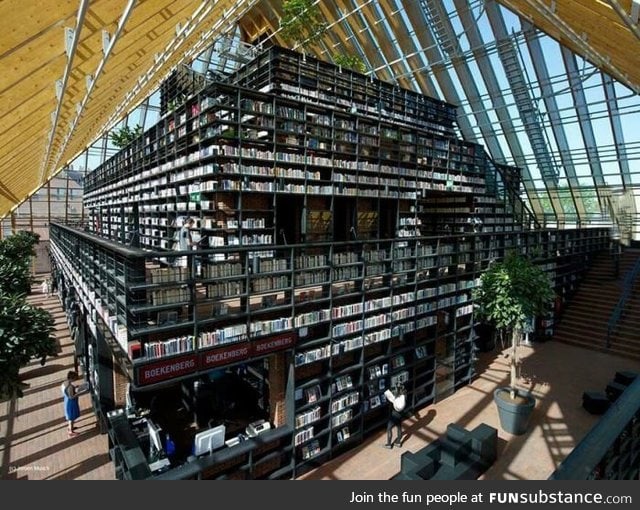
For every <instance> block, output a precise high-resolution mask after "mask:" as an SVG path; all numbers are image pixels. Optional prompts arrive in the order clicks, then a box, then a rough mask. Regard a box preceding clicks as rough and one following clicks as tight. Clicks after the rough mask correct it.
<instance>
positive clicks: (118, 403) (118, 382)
mask: <svg viewBox="0 0 640 510" xmlns="http://www.w3.org/2000/svg"><path fill="white" fill-rule="evenodd" d="M112 361H113V403H114V405H115V407H125V406H126V394H127V383H128V382H129V378H128V377H127V374H125V373H124V372H123V371H122V368H120V365H119V364H118V362H117V361H116V360H115V358H113V359H112Z"/></svg>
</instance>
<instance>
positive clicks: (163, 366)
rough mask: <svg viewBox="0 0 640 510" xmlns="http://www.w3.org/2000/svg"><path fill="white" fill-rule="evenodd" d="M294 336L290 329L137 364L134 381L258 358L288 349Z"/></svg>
mask: <svg viewBox="0 0 640 510" xmlns="http://www.w3.org/2000/svg"><path fill="white" fill-rule="evenodd" d="M296 339H297V334H296V332H295V331H291V332H289V333H285V334H282V335H277V336H270V337H268V338H261V339H259V340H253V341H251V342H242V343H239V344H232V345H223V346H220V347H218V348H216V349H209V350H207V351H206V352H203V353H201V354H186V355H184V356H176V357H172V358H170V359H166V360H162V361H157V362H154V363H149V364H145V365H141V366H138V367H137V368H136V383H137V385H138V386H145V385H148V384H154V383H158V382H162V381H166V380H168V379H173V378H174V377H180V376H183V375H188V374H191V373H195V372H197V371H199V370H208V369H210V368H215V367H221V366H226V365H232V364H234V363H238V362H240V361H247V360H249V359H251V358H258V357H260V356H264V355H266V354H270V353H272V352H276V351H283V350H286V349H290V348H292V347H293V346H294V345H295V343H296Z"/></svg>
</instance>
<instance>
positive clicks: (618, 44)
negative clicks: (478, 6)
mask: <svg viewBox="0 0 640 510" xmlns="http://www.w3.org/2000/svg"><path fill="white" fill-rule="evenodd" d="M488 1H489V0H488ZM497 1H498V3H500V4H502V5H504V6H505V7H507V8H508V9H510V10H512V11H513V12H515V13H517V14H518V15H519V16H521V17H522V18H525V19H526V20H528V21H529V22H530V23H531V24H533V25H535V26H536V27H537V28H539V29H540V30H542V31H543V32H545V33H547V34H548V35H549V36H551V37H553V38H554V39H556V40H557V41H559V42H560V43H561V44H562V45H564V46H566V47H567V48H569V49H570V50H572V51H573V52H574V53H576V54H578V55H580V56H582V57H584V58H585V59H586V60H588V61H589V62H591V63H592V64H593V65H595V66H596V67H598V68H599V69H601V70H603V71H605V72H606V73H607V74H610V75H611V76H612V77H614V78H615V79H617V80H618V81H620V82H621V83H623V84H625V85H626V86H627V87H629V88H630V89H631V90H633V91H634V92H635V93H636V94H638V93H640V25H639V23H638V15H639V13H640V1H638V0H635V1H634V0H497ZM634 4H635V6H634Z"/></svg>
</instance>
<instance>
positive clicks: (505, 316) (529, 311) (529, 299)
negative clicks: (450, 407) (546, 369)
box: [473, 252, 554, 434]
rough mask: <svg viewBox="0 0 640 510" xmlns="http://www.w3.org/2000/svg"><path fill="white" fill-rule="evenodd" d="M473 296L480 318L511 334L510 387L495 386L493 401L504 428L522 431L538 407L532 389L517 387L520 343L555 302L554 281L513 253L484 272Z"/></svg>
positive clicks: (522, 257) (519, 432)
mask: <svg viewBox="0 0 640 510" xmlns="http://www.w3.org/2000/svg"><path fill="white" fill-rule="evenodd" d="M473 299H474V304H475V307H476V314H477V317H479V318H480V319H483V320H485V321H486V322H488V323H489V324H492V325H493V326H495V328H496V330H498V331H500V332H501V333H502V334H506V335H509V336H510V337H511V352H510V383H509V387H508V388H504V387H502V388H498V389H496V390H495V392H494V400H495V402H496V405H497V406H498V414H499V417H500V425H501V426H502V428H503V429H504V430H505V431H507V432H509V433H511V434H523V433H524V432H526V430H527V427H528V424H529V419H530V417H531V414H532V412H533V408H534V407H535V399H534V397H533V396H532V395H531V394H530V393H529V392H526V391H523V390H521V389H518V388H517V382H518V377H519V374H518V371H519V368H520V360H519V356H518V346H519V345H520V342H521V340H522V333H523V328H524V327H525V325H526V324H527V321H528V320H529V318H530V317H535V316H537V315H539V314H540V313H542V311H543V310H544V309H545V307H546V306H547V305H548V304H549V303H551V302H552V301H553V299H554V291H553V286H552V284H551V280H550V279H549V277H548V276H547V275H546V274H545V272H544V271H543V270H542V269H540V268H539V267H538V266H536V265H535V264H534V263H533V262H532V261H531V260H530V259H529V258H527V257H525V256H523V255H520V254H518V253H516V252H511V253H508V254H507V256H506V257H505V259H504V260H503V261H499V262H494V263H493V264H491V266H490V267H489V268H488V269H487V271H486V272H484V273H483V274H482V276H481V277H480V285H479V286H478V287H477V288H476V289H475V291H474V295H473Z"/></svg>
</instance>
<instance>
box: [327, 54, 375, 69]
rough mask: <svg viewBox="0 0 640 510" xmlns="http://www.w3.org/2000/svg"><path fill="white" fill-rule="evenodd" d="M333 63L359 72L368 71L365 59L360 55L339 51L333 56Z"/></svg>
mask: <svg viewBox="0 0 640 510" xmlns="http://www.w3.org/2000/svg"><path fill="white" fill-rule="evenodd" d="M333 63H334V64H335V65H337V66H340V67H342V68H344V69H351V70H352V71H357V72H359V73H364V72H366V71H367V66H366V65H365V63H364V60H362V58H360V56H359V55H347V54H346V53H339V54H337V55H334V56H333Z"/></svg>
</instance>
